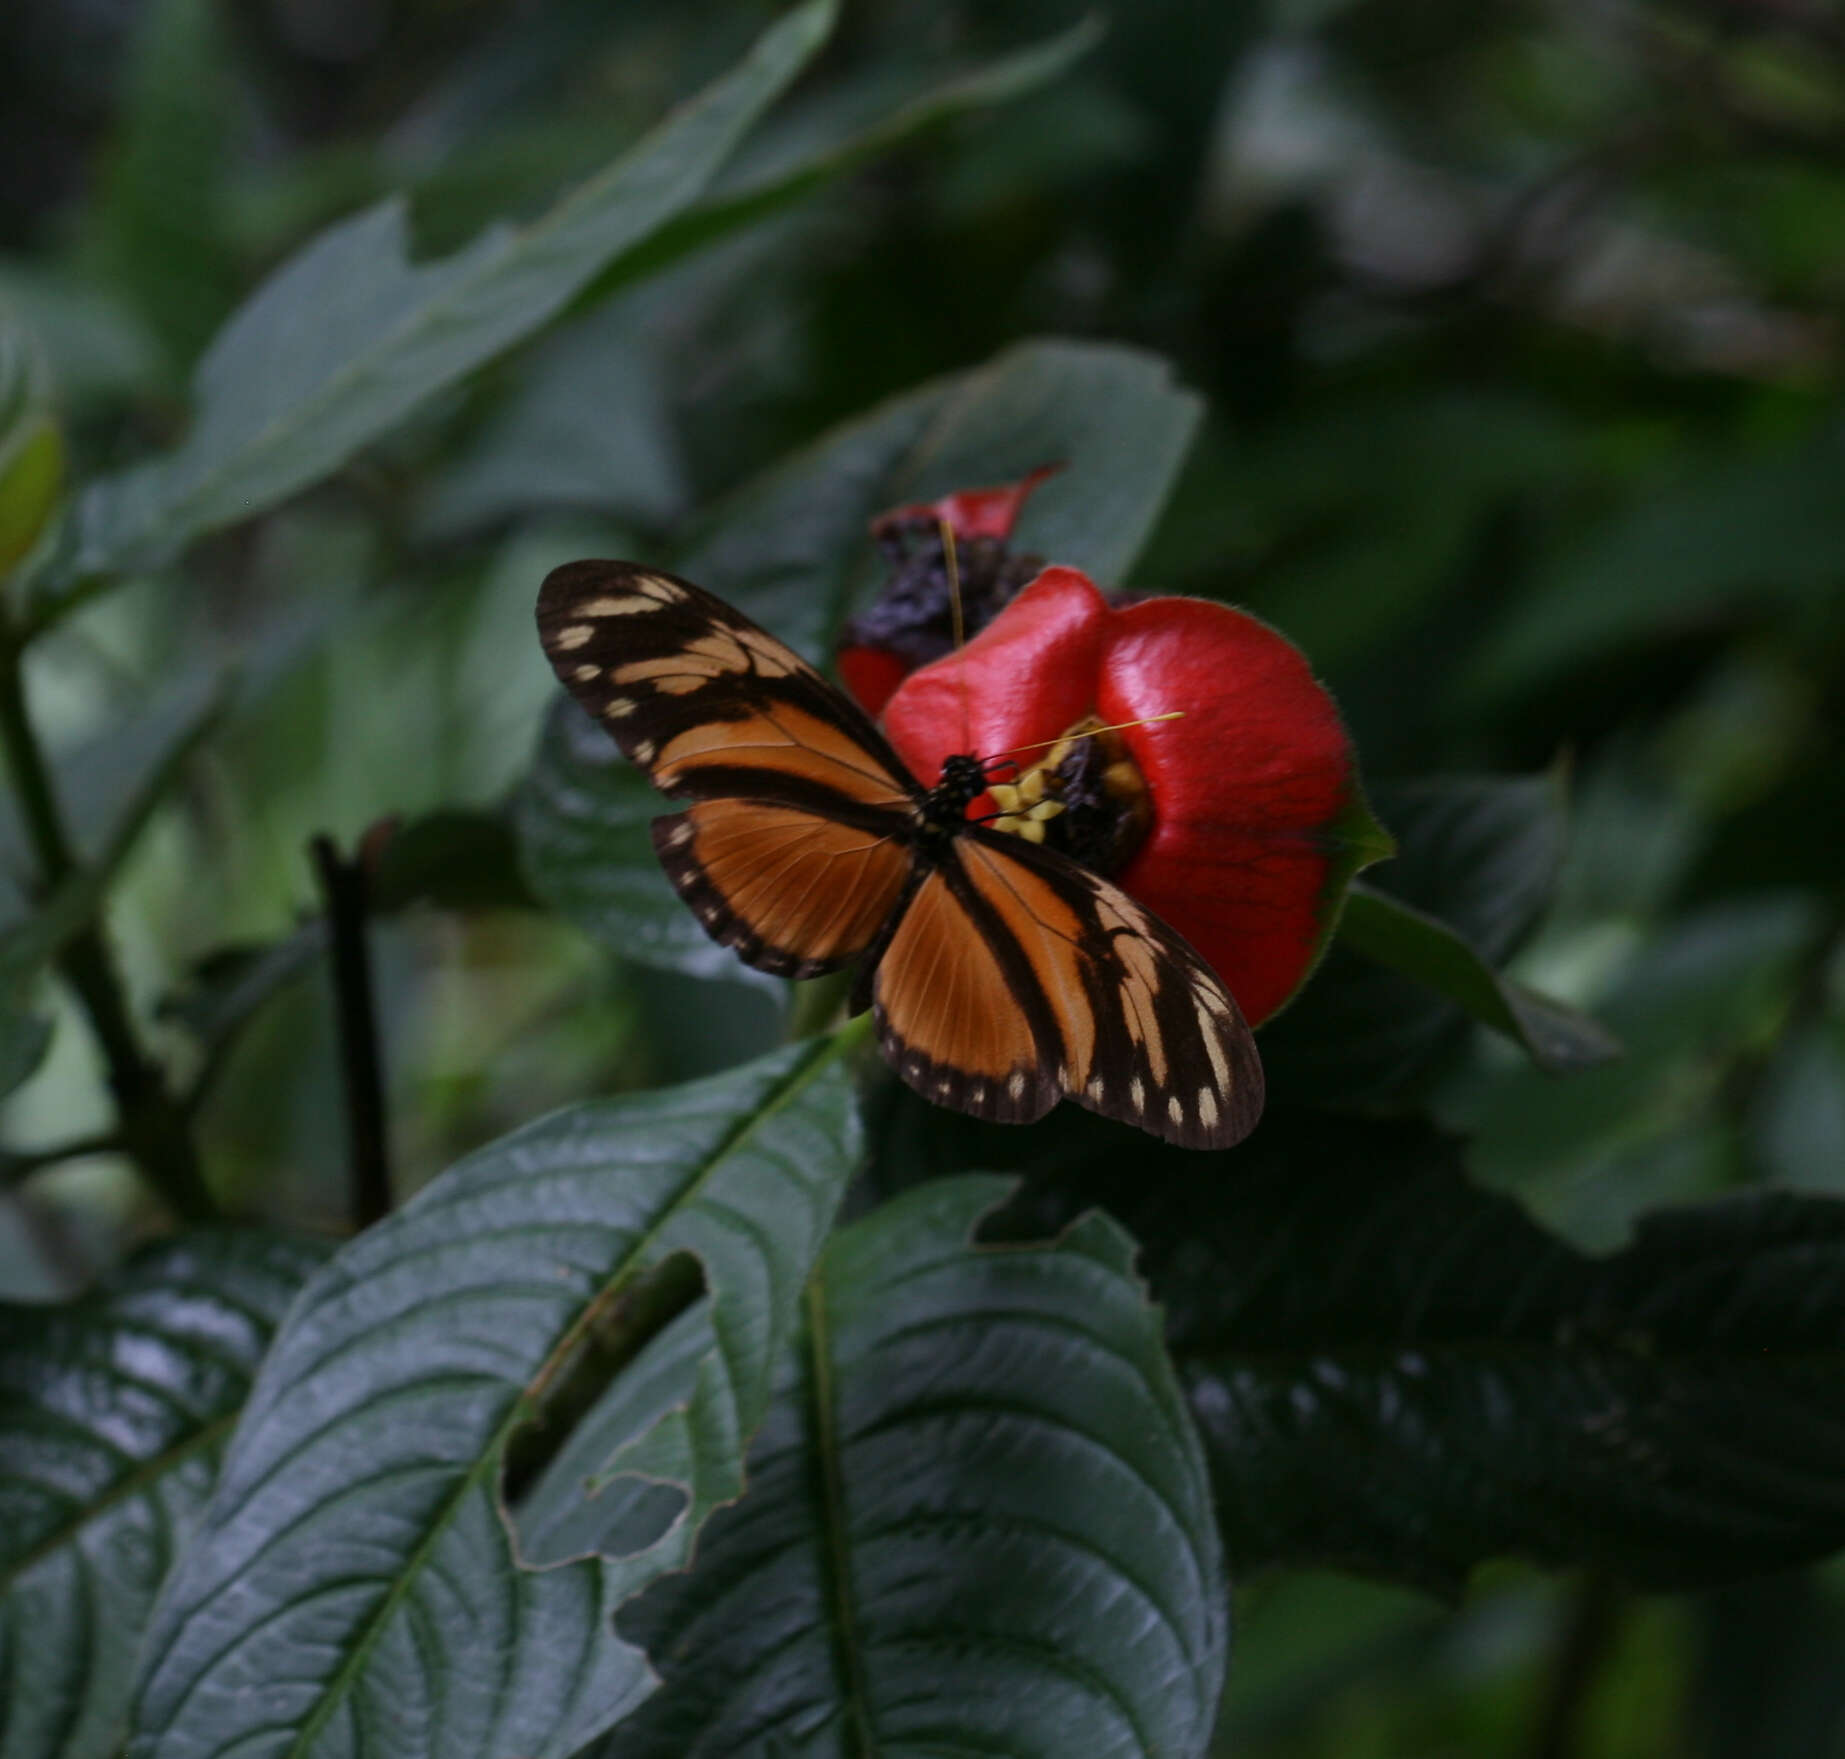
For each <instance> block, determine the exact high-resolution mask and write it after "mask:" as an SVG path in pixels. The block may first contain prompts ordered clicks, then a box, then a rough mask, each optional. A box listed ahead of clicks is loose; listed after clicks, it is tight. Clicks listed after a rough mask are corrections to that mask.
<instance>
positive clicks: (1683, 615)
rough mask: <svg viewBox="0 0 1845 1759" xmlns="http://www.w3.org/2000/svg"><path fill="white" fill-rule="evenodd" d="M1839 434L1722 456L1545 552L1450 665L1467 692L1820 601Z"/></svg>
mask: <svg viewBox="0 0 1845 1759" xmlns="http://www.w3.org/2000/svg"><path fill="white" fill-rule="evenodd" d="M1842 468H1845V440H1841V436H1840V434H1839V432H1838V430H1837V429H1836V428H1835V427H1827V428H1826V429H1825V430H1824V431H1823V432H1821V433H1820V434H1819V435H1818V436H1817V437H1816V438H1814V439H1813V440H1811V441H1809V442H1807V443H1806V444H1805V445H1803V446H1802V447H1801V448H1800V449H1799V450H1798V451H1794V452H1792V453H1789V454H1785V455H1782V456H1778V457H1766V458H1758V457H1753V456H1748V457H1743V458H1740V459H1738V458H1734V457H1726V458H1724V459H1723V460H1722V461H1721V462H1720V463H1717V464H1715V465H1711V466H1709V467H1706V468H1704V469H1702V470H1699V471H1696V472H1688V473H1687V479H1686V480H1685V481H1683V482H1681V483H1678V484H1675V485H1673V486H1672V487H1671V488H1668V489H1666V490H1665V491H1663V492H1661V493H1659V494H1656V495H1653V496H1651V497H1650V498H1646V499H1642V500H1639V501H1636V502H1633V503H1631V504H1627V505H1625V506H1624V507H1623V509H1622V511H1621V512H1620V513H1618V514H1617V515H1616V516H1615V517H1614V518H1612V519H1611V520H1610V521H1609V522H1608V523H1607V524H1606V525H1605V526H1604V527H1602V528H1601V529H1600V530H1598V531H1594V532H1591V533H1590V534H1589V535H1588V536H1587V537H1586V538H1584V539H1583V540H1582V541H1581V542H1580V543H1578V544H1576V545H1574V546H1572V547H1571V548H1570V549H1568V550H1567V551H1565V552H1564V553H1563V554H1562V555H1560V556H1558V557H1556V558H1555V560H1554V561H1552V562H1551V563H1550V564H1549V566H1548V567H1546V568H1544V569H1543V570H1542V571H1541V572H1540V573H1539V575H1538V577H1537V578H1536V579H1535V580H1534V581H1533V582H1532V584H1531V586H1530V587H1529V589H1528V590H1527V591H1526V593H1525V594H1524V595H1523V596H1522V597H1521V598H1520V599H1519V600H1518V601H1516V602H1515V603H1514V604H1513V605H1512V606H1511V608H1510V609H1508V611H1507V613H1506V615H1505V616H1504V618H1503V619H1502V621H1501V622H1500V624H1499V626H1498V628H1497V630H1496V632H1494V633H1493V634H1492V635H1491V636H1490V638H1489V639H1488V640H1487V641H1486V642H1485V643H1484V645H1483V646H1482V648H1481V650H1480V652H1479V655H1478V657H1477V658H1476V660H1475V661H1474V663H1473V664H1472V666H1471V667H1469V668H1468V670H1467V671H1466V672H1465V673H1464V674H1462V679H1461V688H1462V698H1463V702H1464V703H1466V704H1468V705H1474V706H1477V705H1479V704H1481V703H1483V702H1489V701H1493V700H1497V699H1499V698H1503V697H1505V696H1508V695H1513V694H1516V693H1518V692H1521V691H1525V690H1529V689H1530V688H1532V687H1533V686H1534V685H1537V684H1541V683H1542V682H1544V681H1545V680H1546V679H1549V678H1552V677H1554V676H1556V674H1557V673H1558V672H1559V671H1561V670H1564V669H1567V668H1569V667H1572V666H1583V665H1586V664H1588V663H1590V662H1592V661H1595V660H1598V659H1601V658H1602V657H1604V656H1605V655H1607V654H1609V653H1613V652H1619V651H1620V650H1621V649H1623V648H1625V647H1629V646H1632V645H1633V644H1635V643H1639V642H1650V643H1657V642H1658V641H1660V640H1661V638H1662V636H1665V635H1667V634H1670V633H1672V632H1675V631H1693V630H1697V629H1702V628H1709V627H1714V626H1720V625H1722V624H1724V623H1727V622H1734V621H1737V620H1740V619H1746V618H1752V617H1756V616H1760V615H1761V614H1763V613H1764V612H1767V611H1773V610H1776V609H1779V608H1781V607H1784V606H1788V605H1799V604H1801V603H1803V602H1823V601H1824V600H1825V599H1827V598H1829V597H1830V596H1831V595H1832V594H1833V593H1834V592H1835V591H1836V590H1837V586H1838V579H1839V574H1840V571H1841V569H1845V499H1842V498H1841V497H1840V495H1839V493H1838V484H1839V476H1840V471H1841V469H1842Z"/></svg>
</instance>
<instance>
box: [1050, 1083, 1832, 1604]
mask: <svg viewBox="0 0 1845 1759" xmlns="http://www.w3.org/2000/svg"><path fill="white" fill-rule="evenodd" d="M1085 1122H1086V1120H1085ZM1063 1140H1064V1145H1065V1146H1064V1149H1063V1150H1062V1151H1059V1149H1058V1147H1057V1145H1056V1143H1055V1141H1053V1140H1052V1139H1051V1138H1049V1137H1047V1138H1046V1140H1045V1142H1044V1143H1043V1144H1042V1146H1041V1150H1040V1152H1041V1153H1042V1155H1043V1161H1042V1165H1043V1168H1044V1174H1045V1177H1044V1179H1043V1181H1042V1182H1041V1183H1036V1184H1035V1185H1034V1195H1033V1197H1032V1199H1031V1200H1030V1201H1029V1202H1027V1203H1025V1204H1023V1205H1021V1215H1022V1216H1025V1217H1029V1218H1030V1221H1031V1223H1032V1224H1033V1226H1034V1227H1036V1228H1043V1227H1047V1226H1053V1225H1055V1224H1056V1223H1057V1222H1058V1221H1059V1220H1060V1219H1061V1217H1063V1216H1064V1215H1067V1214H1069V1213H1071V1212H1072V1210H1074V1209H1076V1208H1079V1207H1080V1206H1081V1205H1082V1204H1084V1203H1086V1202H1095V1201H1101V1202H1104V1203H1106V1204H1107V1206H1108V1207H1109V1209H1110V1210H1111V1212H1112V1213H1114V1214H1116V1215H1117V1216H1119V1217H1120V1218H1121V1219H1122V1220H1123V1221H1124V1222H1125V1223H1126V1224H1127V1226H1128V1227H1129V1228H1130V1229H1131V1230H1132V1232H1133V1233H1134V1235H1135V1237H1136V1238H1137V1239H1138V1240H1139V1241H1140V1242H1141V1247H1142V1254H1143V1257H1142V1264H1143V1266H1144V1268H1145V1271H1146V1274H1147V1276H1148V1280H1149V1283H1150V1285H1151V1287H1152V1289H1153V1292H1154V1294H1155V1296H1156V1297H1157V1298H1158V1299H1160V1300H1161V1301H1162V1302H1163V1303H1165V1305H1166V1308H1167V1313H1168V1329H1169V1334H1170V1337H1171V1341H1172V1345H1173V1350H1174V1355H1175V1358H1176V1360H1177V1362H1178V1366H1179V1373H1180V1378H1181V1380H1182V1381H1183V1383H1184V1385H1185V1387H1186V1390H1187V1394H1188V1396H1189V1398H1190V1400H1191V1404H1192V1409H1193V1411H1194V1412H1195V1414H1196V1415H1197V1418H1198V1422H1199V1427H1200V1430H1201V1432H1202V1433H1203V1435H1204V1438H1205V1444H1206V1448H1207V1450H1208V1452H1209V1454H1210V1457H1211V1469H1212V1475H1213V1479H1214V1481H1215V1483H1216V1487H1217V1495H1218V1506H1219V1510H1220V1516H1221V1519H1222V1521H1223V1525H1224V1538H1225V1544H1226V1546H1227V1548H1228V1550H1229V1552H1230V1555H1231V1556H1232V1557H1233V1558H1235V1559H1236V1560H1237V1561H1238V1564H1239V1567H1241V1568H1245V1569H1253V1568H1258V1567H1261V1566H1264V1565H1271V1564H1272V1565H1286V1566H1290V1567H1299V1566H1302V1565H1333V1566H1336V1567H1340V1568H1345V1569H1351V1570H1358V1571H1362V1572H1365V1573H1371V1574H1379V1575H1386V1576H1396V1577H1401V1578H1407V1579H1409V1580H1412V1581H1417V1582H1422V1583H1425V1584H1428V1585H1430V1586H1434V1587H1438V1588H1453V1587H1455V1586H1457V1585H1458V1584H1459V1582H1460V1581H1461V1579H1462V1578H1464V1577H1465V1575H1466V1574H1467V1572H1468V1571H1469V1570H1470V1569H1472V1568H1473V1566H1474V1565H1476V1564H1478V1563H1481V1562H1483V1561H1484V1560H1486V1559H1488V1558H1491V1557H1495V1556H1501V1555H1504V1554H1507V1553H1516V1554H1522V1555H1524V1556H1526V1557H1530V1558H1535V1559H1537V1560H1538V1561H1540V1562H1542V1563H1544V1564H1547V1565H1551V1566H1556V1567H1570V1566H1581V1565H1589V1566H1593V1567H1597V1568H1600V1569H1602V1570H1605V1571H1609V1572H1611V1573H1613V1574H1616V1575H1618V1576H1621V1577H1624V1578H1626V1579H1627V1580H1629V1581H1631V1582H1634V1583H1636V1584H1639V1585H1642V1586H1646V1587H1652V1588H1689V1587H1697V1586H1703V1585H1708V1584H1711V1583H1716V1582H1721V1581H1725V1580H1732V1579H1735V1578H1737V1577H1740V1576H1746V1575H1752V1574H1758V1573H1761V1572H1765V1571H1769V1570H1775V1569H1784V1568H1787V1567H1790V1566H1791V1565H1794V1564H1796V1563H1800V1562H1804V1561H1807V1560H1810V1559H1815V1558H1820V1557H1823V1556H1825V1555H1826V1554H1827V1553H1829V1552H1831V1551H1832V1550H1834V1549H1836V1548H1837V1547H1838V1546H1839V1545H1840V1544H1842V1543H1845V1494H1841V1491H1840V1488H1839V1487H1840V1483H1841V1481H1842V1478H1845V1302H1842V1301H1841V1299H1840V1296H1841V1294H1842V1293H1845V1203H1840V1202H1836V1201H1831V1200H1828V1199H1822V1198H1800V1197H1793V1196H1788V1195H1782V1194H1775V1195H1766V1194H1764V1195H1754V1196H1744V1195H1738V1196H1736V1197H1734V1198H1731V1199H1729V1200H1727V1201H1722V1202H1717V1203H1713V1204H1708V1205H1705V1206H1702V1207H1699V1208H1695V1209H1679V1210H1660V1211H1655V1212H1653V1213H1652V1214H1650V1215H1647V1216H1644V1217H1642V1218H1641V1219H1640V1221H1639V1223H1638V1226H1637V1228H1636V1231H1635V1235H1634V1238H1633V1240H1632V1242H1631V1243H1630V1244H1629V1245H1628V1246H1627V1247H1625V1248H1624V1249H1623V1250H1622V1251H1620V1252H1617V1253H1615V1254H1613V1255H1611V1256H1608V1257H1600V1258H1598V1257H1591V1256H1589V1255H1587V1254H1585V1253H1582V1252H1580V1251H1578V1250H1577V1249H1576V1248H1574V1247H1573V1246H1571V1245H1569V1244H1567V1243H1566V1242H1564V1241H1563V1240H1561V1239H1558V1238H1557V1237H1555V1236H1554V1235H1551V1234H1549V1233H1547V1232H1545V1230H1543V1229H1542V1228H1540V1227H1539V1226H1538V1225H1537V1224H1536V1223H1534V1222H1533V1221H1532V1220H1531V1219H1530V1218H1529V1216H1527V1215H1526V1214H1525V1212H1524V1211H1523V1210H1522V1209H1521V1208H1520V1207H1519V1206H1518V1205H1517V1204H1516V1203H1514V1202H1512V1201H1511V1200H1509V1199H1508V1198H1505V1197H1503V1196H1500V1195H1496V1194H1493V1193H1488V1192H1485V1191H1482V1190H1480V1189H1479V1188H1478V1187H1477V1186H1475V1185H1473V1184H1472V1183H1470V1182H1469V1181H1468V1180H1467V1178H1466V1177H1465V1176H1464V1175H1463V1173H1462V1171H1461V1168H1460V1156H1459V1153H1458V1149H1457V1146H1456V1145H1455V1144H1453V1143H1451V1142H1449V1141H1448V1140H1446V1139H1444V1138H1442V1137H1440V1136H1438V1135H1436V1134H1435V1133H1434V1132H1433V1131H1431V1130H1430V1129H1428V1128H1427V1127H1426V1126H1424V1125H1420V1124H1413V1125H1412V1124H1403V1125H1385V1124H1379V1123H1375V1122H1372V1123H1367V1124H1360V1123H1356V1122H1347V1121H1343V1120H1339V1119H1335V1118H1330V1117H1325V1116H1315V1115H1312V1114H1307V1113H1300V1112H1290V1111H1286V1110H1276V1111H1272V1112H1271V1113H1270V1115H1269V1116H1268V1117H1266V1118H1264V1120H1263V1123H1262V1126H1261V1128H1260V1129H1259V1130H1258V1131H1257V1132H1256V1134H1255V1135H1254V1136H1252V1137H1251V1138H1250V1141H1249V1142H1248V1144H1246V1145H1245V1147H1244V1148H1242V1149H1240V1150H1236V1151H1233V1152H1232V1153H1231V1154H1229V1155H1226V1156H1223V1157H1221V1158H1220V1159H1218V1160H1216V1161H1207V1160H1204V1159H1203V1158H1202V1157H1199V1156H1184V1155H1178V1154H1174V1153H1169V1152H1164V1151H1161V1150H1160V1149H1158V1148H1157V1147H1153V1148H1150V1149H1147V1150H1142V1151H1138V1152H1136V1151H1134V1150H1133V1149H1131V1148H1129V1147H1127V1146H1126V1145H1119V1144H1118V1145H1117V1146H1116V1147H1115V1149H1114V1150H1113V1152H1112V1153H1111V1152H1109V1150H1108V1149H1107V1148H1106V1147H1103V1146H1098V1145H1094V1144H1090V1145H1088V1146H1087V1147H1083V1146H1082V1145H1079V1144H1077V1143H1076V1142H1075V1139H1074V1138H1073V1137H1071V1136H1070V1135H1069V1134H1068V1133H1067V1132H1066V1134H1065V1136H1064V1139H1063ZM1014 1231H1016V1224H1015V1228H1014ZM1025 1231H1027V1232H1029V1231H1031V1230H1030V1229H1026V1230H1025Z"/></svg>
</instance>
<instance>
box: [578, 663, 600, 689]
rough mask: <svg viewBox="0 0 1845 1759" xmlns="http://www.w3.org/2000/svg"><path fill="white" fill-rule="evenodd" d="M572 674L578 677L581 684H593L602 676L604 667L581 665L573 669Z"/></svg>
mask: <svg viewBox="0 0 1845 1759" xmlns="http://www.w3.org/2000/svg"><path fill="white" fill-rule="evenodd" d="M570 675H571V677H573V678H574V679H576V681H577V682H578V683H579V684H593V683H594V682H595V681H596V680H597V679H598V678H600V677H601V676H602V668H601V667H600V666H591V665H581V666H578V667H577V668H576V669H575V670H574V671H572V672H571V674H570Z"/></svg>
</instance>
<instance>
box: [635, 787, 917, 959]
mask: <svg viewBox="0 0 1845 1759" xmlns="http://www.w3.org/2000/svg"><path fill="white" fill-rule="evenodd" d="M653 846H654V849H655V851H656V852H657V853H658V855H659V857H660V865H661V866H662V867H664V868H665V869H666V875H667V878H669V879H670V880H671V881H672V882H673V885H674V887H675V888H676V889H677V891H678V893H679V895H680V897H682V898H683V899H684V900H685V901H686V903H687V904H688V905H689V906H690V907H691V910H692V914H693V915H695V916H696V917H697V918H698V920H699V921H700V922H701V923H702V924H703V925H704V928H705V932H706V933H707V934H709V935H710V936H711V938H712V939H713V940H714V941H716V942H718V943H719V945H721V946H726V947H730V948H733V949H734V950H735V952H736V954H737V956H738V957H739V958H740V959H742V960H744V961H745V962H746V963H748V964H751V965H754V966H755V967H756V968H757V969H758V970H759V971H768V972H772V973H773V974H774V975H775V976H777V977H818V976H819V975H820V974H821V973H822V972H823V971H837V970H838V969H839V968H840V967H841V966H842V965H848V964H850V963H851V962H852V961H853V960H854V959H856V958H858V957H859V956H860V955H861V954H862V953H864V951H865V950H866V948H867V947H869V946H870V945H871V944H872V942H873V941H874V940H876V939H877V937H878V934H879V931H880V930H881V929H882V928H883V927H884V926H885V924H886V922H887V921H888V920H889V919H890V917H891V915H892V913H893V912H894V911H895V910H896V908H897V906H898V904H899V902H900V901H901V899H902V897H903V892H904V887H905V885H906V883H907V882H908V880H909V877H910V855H909V850H908V847H907V846H906V845H905V844H904V843H902V842H899V841H898V840H896V839H895V838H892V837H878V836H873V835H871V834H869V833H868V832H866V831H864V830H861V829H859V828H858V827H857V826H855V825H849V824H841V823H840V822H839V821H838V820H837V819H830V818H823V817H820V816H817V815H816V814H813V813H807V812H796V811H792V810H790V809H789V808H787V807H784V806H778V805H774V804H767V803H764V802H762V801H758V800H748V799H741V800H700V801H696V802H694V803H693V805H692V806H691V807H690V808H688V809H687V810H686V811H684V812H676V813H673V814H672V815H671V816H670V817H667V818H658V819H655V820H654V823H653Z"/></svg>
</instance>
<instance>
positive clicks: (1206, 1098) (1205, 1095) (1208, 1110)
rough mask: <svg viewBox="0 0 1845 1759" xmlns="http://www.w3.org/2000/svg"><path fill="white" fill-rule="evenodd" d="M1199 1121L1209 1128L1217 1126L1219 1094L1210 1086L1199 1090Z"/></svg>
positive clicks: (1212, 1128)
mask: <svg viewBox="0 0 1845 1759" xmlns="http://www.w3.org/2000/svg"><path fill="white" fill-rule="evenodd" d="M1198 1122H1199V1123H1201V1124H1202V1125H1203V1126H1204V1127H1205V1128H1206V1129H1207V1130H1215V1129H1216V1128H1217V1095H1216V1094H1214V1093H1213V1092H1212V1091H1211V1090H1210V1088H1208V1087H1201V1088H1199V1090H1198Z"/></svg>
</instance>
